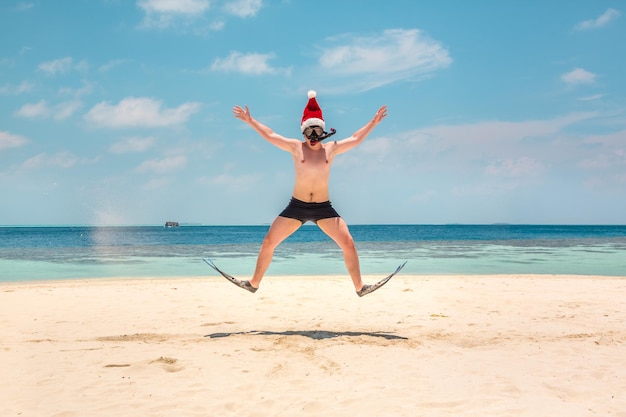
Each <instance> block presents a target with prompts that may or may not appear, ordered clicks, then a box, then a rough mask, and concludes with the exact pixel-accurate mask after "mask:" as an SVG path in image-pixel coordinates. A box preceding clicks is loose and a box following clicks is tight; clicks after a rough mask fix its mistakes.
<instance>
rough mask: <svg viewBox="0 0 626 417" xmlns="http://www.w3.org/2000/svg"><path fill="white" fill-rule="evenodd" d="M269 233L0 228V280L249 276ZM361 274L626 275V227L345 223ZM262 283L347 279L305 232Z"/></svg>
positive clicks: (313, 232)
mask: <svg viewBox="0 0 626 417" xmlns="http://www.w3.org/2000/svg"><path fill="white" fill-rule="evenodd" d="M268 228H269V226H180V227H171V228H166V227H163V226H115V227H96V226H63V227H0V281H3V282H18V281H33V280H37V281H39V280H44V281H45V280H65V279H79V278H80V279H83V278H106V277H168V276H171V277H205V276H216V274H215V272H214V271H212V270H211V269H209V268H208V266H206V265H205V264H204V263H203V262H202V261H201V259H202V257H205V256H208V257H210V258H211V259H213V261H214V262H215V263H216V264H217V265H218V266H219V267H220V268H221V269H223V270H225V271H227V272H229V273H230V274H232V275H235V276H241V277H249V276H250V275H251V274H252V271H253V270H254V266H255V261H256V255H257V252H258V250H259V246H260V244H261V241H262V240H263V236H264V235H265V233H266V232H267V230H268ZM350 230H351V232H352V235H353V237H354V239H355V241H356V244H357V249H358V251H359V256H360V259H361V270H362V273H363V274H364V275H372V274H373V275H381V274H387V273H390V272H391V271H393V270H394V269H395V267H396V266H397V265H399V264H400V263H402V262H404V261H405V260H406V261H408V263H407V265H406V267H405V269H404V270H403V272H402V273H404V274H419V275H425V274H428V275H444V274H463V275H476V274H574V275H606V276H626V226H570V225H506V224H496V225H351V226H350ZM267 275H347V271H346V269H345V266H344V264H343V258H342V254H341V251H340V250H339V249H338V247H337V246H336V245H335V244H334V242H332V241H331V240H330V239H329V238H328V237H326V235H324V234H323V233H322V232H321V231H320V230H319V229H318V228H317V227H315V226H314V225H310V224H307V225H305V226H303V227H302V228H301V229H300V230H298V231H297V232H296V233H295V234H294V235H292V236H291V237H290V238H288V239H287V240H286V241H285V242H283V244H282V245H281V246H279V247H278V249H277V250H276V252H275V255H274V262H273V263H272V265H271V266H270V268H269V270H268V272H267Z"/></svg>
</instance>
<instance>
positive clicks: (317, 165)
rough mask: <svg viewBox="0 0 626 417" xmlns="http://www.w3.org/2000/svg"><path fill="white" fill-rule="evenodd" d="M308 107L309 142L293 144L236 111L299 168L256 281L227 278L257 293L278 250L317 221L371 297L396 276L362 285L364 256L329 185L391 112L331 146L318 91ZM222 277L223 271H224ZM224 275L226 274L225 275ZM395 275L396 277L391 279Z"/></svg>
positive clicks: (362, 291) (266, 241)
mask: <svg viewBox="0 0 626 417" xmlns="http://www.w3.org/2000/svg"><path fill="white" fill-rule="evenodd" d="M308 97H309V101H308V103H307V106H306V107H305V109H304V114H303V117H302V123H301V126H300V128H301V130H302V133H303V135H304V141H301V140H297V139H289V138H286V137H284V136H281V135H279V134H277V133H275V132H274V131H273V130H272V129H270V128H269V127H267V126H265V125H264V124H262V123H260V122H259V121H257V120H255V119H254V118H253V117H252V116H251V115H250V111H249V110H248V106H246V107H245V109H244V108H241V107H240V106H235V107H234V108H233V114H234V116H235V117H236V118H238V119H241V120H242V121H244V122H245V123H247V124H249V125H250V126H251V127H252V128H253V129H254V130H255V131H256V132H257V133H258V134H259V135H261V136H262V137H263V138H264V139H265V140H267V141H268V142H270V143H271V144H272V145H274V146H277V147H278V148H280V149H282V150H284V151H287V152H289V153H291V156H292V157H293V162H294V167H295V185H294V188H293V197H292V199H291V201H290V203H289V205H288V206H287V208H285V210H283V212H282V213H280V215H279V216H278V217H276V219H275V220H274V222H273V223H272V225H271V226H270V229H269V231H268V232H267V235H266V236H265V238H264V240H263V244H262V245H261V249H260V251H259V255H258V258H257V263H256V268H255V270H254V275H253V276H252V279H250V281H239V280H237V279H235V278H232V277H230V276H226V275H225V276H226V277H227V278H228V279H230V280H231V281H232V282H233V283H235V284H236V285H238V286H240V287H241V288H244V289H247V290H248V291H250V292H255V291H256V290H257V289H258V287H259V285H260V284H261V279H263V275H264V274H265V271H266V270H267V268H268V267H269V265H270V263H271V262H272V258H273V255H274V249H275V248H276V247H277V246H278V245H279V244H280V243H281V242H282V241H283V240H285V239H286V238H287V237H289V236H290V235H291V234H292V233H294V232H295V231H296V230H298V229H299V228H300V226H302V225H303V224H304V223H305V222H307V221H313V222H315V223H316V224H317V226H318V227H319V228H320V229H322V231H323V232H324V233H326V234H327V235H328V236H329V237H330V238H331V239H332V240H334V241H335V242H336V243H337V245H339V247H340V248H341V250H342V251H343V258H344V262H345V264H346V268H347V269H348V273H349V274H350V277H351V278H352V282H353V284H354V288H355V289H356V292H357V294H358V295H359V297H362V296H364V295H366V294H369V293H371V292H373V291H375V290H377V289H378V288H380V287H381V286H382V285H384V284H385V283H386V282H387V281H388V280H389V278H391V276H389V277H387V278H386V279H384V280H381V281H380V282H378V283H377V284H374V285H364V284H363V281H362V279H361V269H360V266H359V256H358V254H357V250H356V246H355V244H354V240H353V239H352V236H351V234H350V231H349V230H348V226H347V225H346V222H345V221H344V220H343V219H342V218H341V217H340V216H339V214H338V213H337V212H336V211H335V209H334V208H333V207H332V205H331V204H330V201H329V194H328V180H329V178H330V167H331V166H332V163H333V161H334V159H335V156H337V155H339V154H342V153H344V152H347V151H349V150H350V149H352V148H354V147H355V146H357V145H359V144H360V143H361V142H363V141H364V140H365V138H366V137H367V135H369V133H370V132H371V131H372V130H373V129H374V127H376V125H378V124H379V123H380V122H381V121H382V120H383V119H384V118H385V117H386V116H387V107H386V106H382V107H381V108H380V109H378V112H376V115H375V116H374V118H373V119H372V120H370V121H369V122H368V123H367V124H366V125H365V126H363V127H362V128H360V129H359V130H357V131H356V132H355V133H354V134H353V135H352V136H350V137H348V138H346V139H343V140H340V141H334V142H329V143H322V140H323V139H325V138H326V137H328V136H330V135H332V134H333V133H334V129H331V131H332V133H330V134H328V133H326V132H325V131H324V127H325V123H324V119H323V117H322V110H321V109H320V107H319V105H318V103H317V100H316V98H315V97H316V93H315V91H309V92H308ZM219 272H221V271H219ZM223 275H224V274H223ZM392 275H393V274H392Z"/></svg>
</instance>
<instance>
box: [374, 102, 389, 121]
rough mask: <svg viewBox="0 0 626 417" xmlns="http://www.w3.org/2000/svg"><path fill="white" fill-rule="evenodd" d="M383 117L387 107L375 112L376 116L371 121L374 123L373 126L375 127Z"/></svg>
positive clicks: (385, 115)
mask: <svg viewBox="0 0 626 417" xmlns="http://www.w3.org/2000/svg"><path fill="white" fill-rule="evenodd" d="M385 117H387V106H382V107H381V108H380V109H378V111H377V112H376V116H374V118H373V119H372V121H373V122H374V124H375V125H377V124H378V123H380V122H381V121H382V120H383V119H384V118H385Z"/></svg>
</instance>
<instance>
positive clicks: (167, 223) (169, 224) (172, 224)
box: [165, 222, 180, 227]
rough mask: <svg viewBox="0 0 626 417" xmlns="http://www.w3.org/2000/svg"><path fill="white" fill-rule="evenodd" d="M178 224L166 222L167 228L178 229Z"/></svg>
mask: <svg viewBox="0 0 626 417" xmlns="http://www.w3.org/2000/svg"><path fill="white" fill-rule="evenodd" d="M178 226H180V225H179V224H178V222H165V227H178Z"/></svg>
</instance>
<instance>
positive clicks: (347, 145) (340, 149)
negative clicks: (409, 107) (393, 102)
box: [333, 106, 387, 154]
mask: <svg viewBox="0 0 626 417" xmlns="http://www.w3.org/2000/svg"><path fill="white" fill-rule="evenodd" d="M385 117H387V106H382V107H381V108H380V109H378V111H377V112H376V115H374V117H373V118H372V120H370V121H369V122H367V123H366V124H365V126H363V127H362V128H360V129H359V130H357V131H356V132H354V134H353V135H352V136H350V137H349V138H346V139H343V140H340V141H338V142H337V145H336V146H335V149H334V150H333V151H334V153H335V154H340V153H344V152H347V151H349V150H350V149H352V148H354V147H355V146H357V145H359V144H360V143H361V142H363V141H364V140H365V138H366V137H367V135H369V134H370V132H371V131H372V130H374V128H375V127H376V126H377V125H378V123H380V122H381V121H382V120H383V119H384V118H385Z"/></svg>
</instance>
